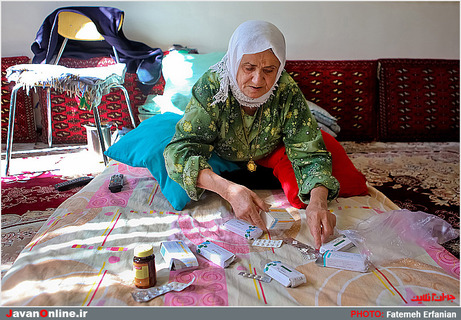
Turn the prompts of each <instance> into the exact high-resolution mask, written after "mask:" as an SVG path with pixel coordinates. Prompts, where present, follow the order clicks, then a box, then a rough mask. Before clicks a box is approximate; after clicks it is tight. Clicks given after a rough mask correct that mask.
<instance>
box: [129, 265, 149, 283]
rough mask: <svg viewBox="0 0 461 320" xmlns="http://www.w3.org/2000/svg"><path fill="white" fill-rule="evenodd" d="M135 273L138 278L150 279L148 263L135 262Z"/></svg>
mask: <svg viewBox="0 0 461 320" xmlns="http://www.w3.org/2000/svg"><path fill="white" fill-rule="evenodd" d="M133 268H134V272H135V275H134V277H135V278H136V279H137V280H143V279H147V280H149V266H148V265H147V264H137V263H134V264H133Z"/></svg>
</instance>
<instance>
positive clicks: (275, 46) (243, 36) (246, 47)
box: [210, 20, 286, 108]
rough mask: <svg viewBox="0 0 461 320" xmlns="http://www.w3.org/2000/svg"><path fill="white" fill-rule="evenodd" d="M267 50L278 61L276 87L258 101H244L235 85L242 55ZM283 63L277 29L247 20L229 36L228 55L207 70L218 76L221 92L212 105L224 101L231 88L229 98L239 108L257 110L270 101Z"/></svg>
mask: <svg viewBox="0 0 461 320" xmlns="http://www.w3.org/2000/svg"><path fill="white" fill-rule="evenodd" d="M267 49H272V52H273V53H274V54H275V56H276V57H277V59H278V60H279V61H280V67H279V69H278V72H277V77H276V80H275V83H274V85H273V86H272V88H271V89H270V90H269V91H268V92H267V93H265V94H264V95H262V96H261V97H259V98H256V99H253V98H250V97H247V96H246V95H245V94H244V93H243V92H242V91H241V90H240V88H239V86H238V84H237V71H238V68H239V65H240V61H241V60H242V56H243V55H244V54H254V53H259V52H263V51H266V50H267ZM285 61H286V47H285V38H284V36H283V34H282V33H281V32H280V30H279V29H278V28H277V27H276V26H274V25H273V24H272V23H269V22H266V21H258V20H250V21H246V22H244V23H242V24H241V25H240V26H238V27H237V29H236V30H235V31H234V33H233V34H232V37H231V39H230V41H229V47H228V49H227V53H226V54H225V55H224V57H223V58H222V60H221V61H220V62H218V63H217V64H215V65H213V66H212V67H211V68H210V69H212V70H214V71H216V72H218V74H219V79H220V88H219V91H218V93H217V94H216V95H215V96H214V97H213V98H214V101H213V104H215V103H217V102H224V101H226V99H227V97H228V93H229V87H230V89H231V90H232V94H233V95H234V97H235V99H237V101H238V102H239V103H240V105H242V106H246V107H255V108H257V107H260V106H261V105H263V104H264V103H265V102H266V101H267V100H268V99H269V97H270V96H271V94H272V92H273V91H274V89H275V87H276V86H277V82H278V80H279V78H280V75H281V74H282V71H283V69H284V68H285Z"/></svg>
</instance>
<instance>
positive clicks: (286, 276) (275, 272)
mask: <svg viewBox="0 0 461 320" xmlns="http://www.w3.org/2000/svg"><path fill="white" fill-rule="evenodd" d="M264 273H265V274H267V275H268V276H270V277H271V278H272V279H274V280H276V281H278V282H280V283H281V284H282V285H284V286H285V287H292V288H294V287H297V286H299V285H300V284H302V283H306V276H305V275H304V274H303V273H301V272H299V271H298V270H296V269H294V268H292V267H290V266H288V265H286V264H284V263H282V262H280V261H272V262H269V263H267V264H266V265H265V266H264Z"/></svg>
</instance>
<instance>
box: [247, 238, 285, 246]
mask: <svg viewBox="0 0 461 320" xmlns="http://www.w3.org/2000/svg"><path fill="white" fill-rule="evenodd" d="M282 243H283V240H269V239H257V240H255V241H253V244H252V245H253V246H256V247H266V248H280V246H281V245H282Z"/></svg>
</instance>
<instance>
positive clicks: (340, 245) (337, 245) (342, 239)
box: [319, 234, 354, 253]
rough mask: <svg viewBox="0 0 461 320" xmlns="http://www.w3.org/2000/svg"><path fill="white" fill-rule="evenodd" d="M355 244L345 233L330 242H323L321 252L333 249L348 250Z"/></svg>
mask: <svg viewBox="0 0 461 320" xmlns="http://www.w3.org/2000/svg"><path fill="white" fill-rule="evenodd" d="M353 246H354V244H353V243H352V242H351V240H349V239H347V237H346V236H345V235H343V234H342V235H340V236H339V237H337V238H336V239H333V240H331V241H330V242H327V243H325V244H323V245H322V246H321V247H320V249H319V251H320V253H324V252H325V251H328V250H331V251H341V250H342V251H346V250H348V249H350V248H352V247H353Z"/></svg>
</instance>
